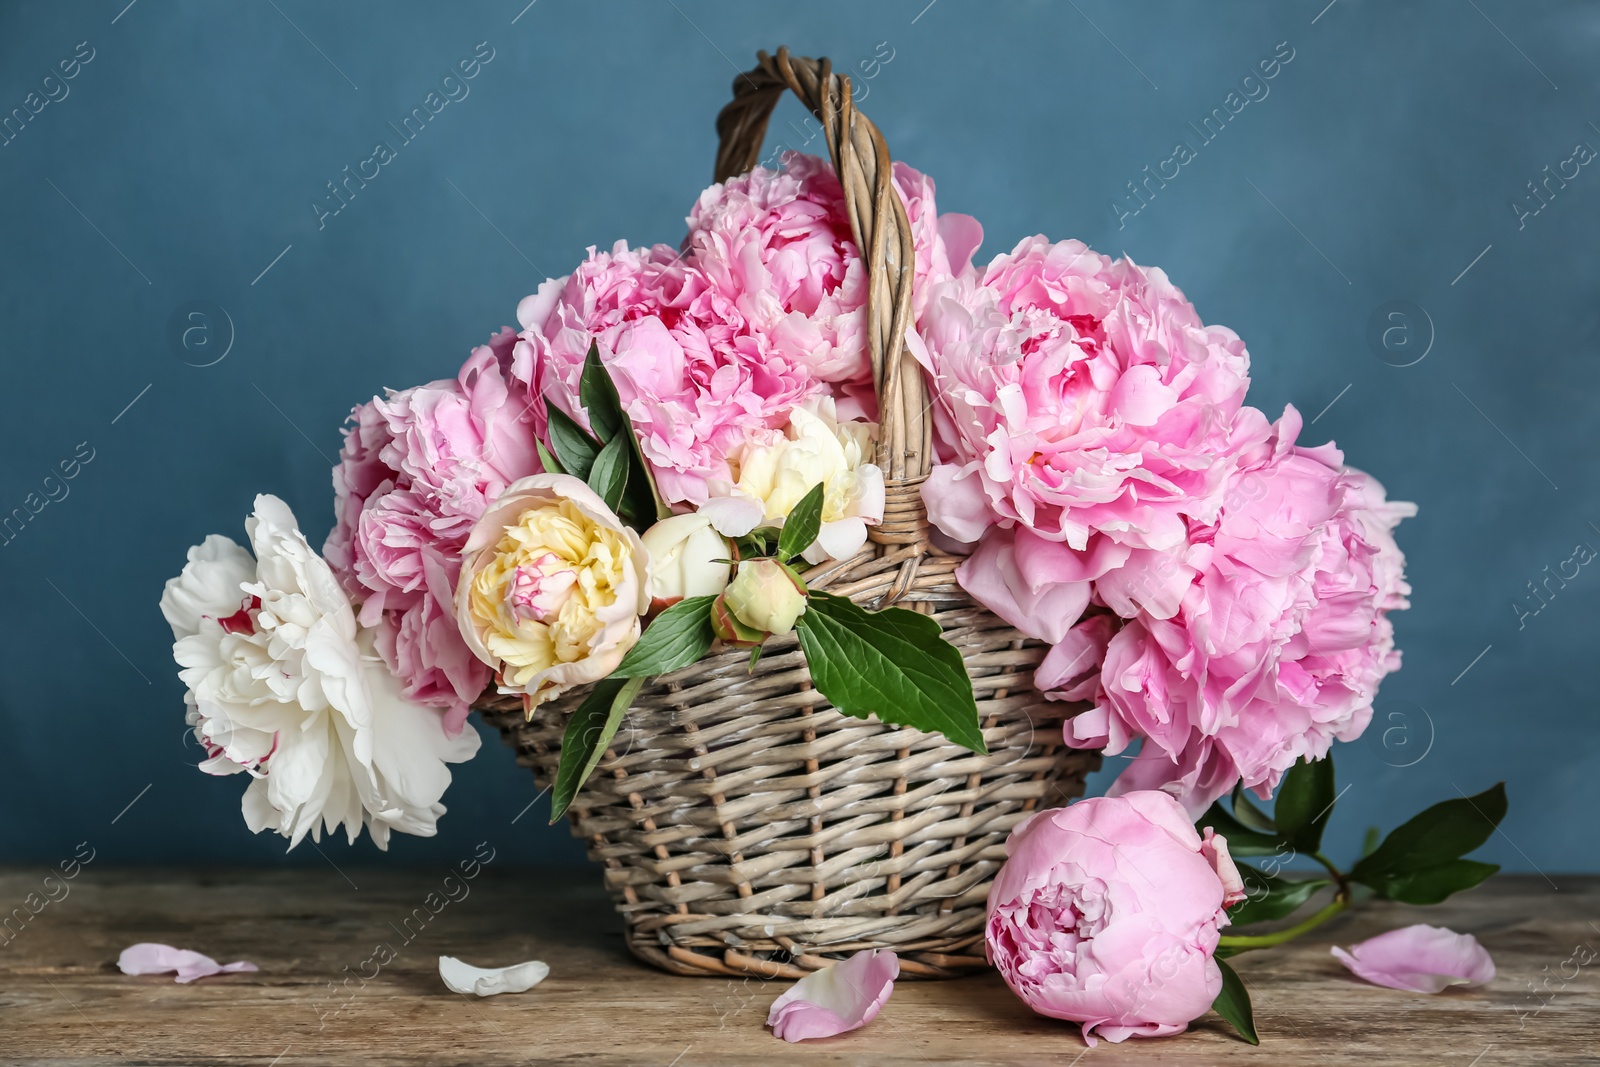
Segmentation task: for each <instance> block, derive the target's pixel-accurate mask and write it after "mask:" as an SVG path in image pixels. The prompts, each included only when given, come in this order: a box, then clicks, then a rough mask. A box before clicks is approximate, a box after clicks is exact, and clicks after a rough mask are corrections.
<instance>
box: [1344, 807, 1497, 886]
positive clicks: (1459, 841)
mask: <svg viewBox="0 0 1600 1067" xmlns="http://www.w3.org/2000/svg"><path fill="white" fill-rule="evenodd" d="M1505 815H1506V784H1505V783H1504V782H1498V783H1496V784H1495V785H1493V786H1491V787H1490V788H1488V789H1485V790H1484V791H1483V792H1481V793H1479V794H1478V795H1477V796H1473V797H1457V798H1455V799H1454V800H1446V801H1444V802H1442V803H1439V804H1435V805H1434V806H1433V807H1431V808H1429V809H1427V810H1426V811H1424V812H1422V813H1421V814H1419V815H1416V816H1413V817H1412V818H1411V819H1409V820H1408V821H1406V822H1405V823H1403V824H1401V825H1400V826H1398V827H1396V828H1395V829H1394V830H1392V831H1391V832H1390V833H1389V836H1388V837H1386V838H1384V839H1383V843H1382V844H1380V845H1379V846H1378V847H1377V848H1376V849H1374V850H1373V852H1372V854H1371V855H1369V856H1365V857H1363V858H1362V859H1361V860H1359V861H1358V862H1357V863H1356V865H1355V866H1354V867H1352V868H1351V869H1350V877H1351V879H1352V880H1354V881H1357V882H1360V883H1361V884H1362V885H1367V886H1371V887H1372V888H1373V889H1376V890H1379V891H1380V892H1382V891H1383V889H1384V886H1385V885H1386V884H1387V883H1388V882H1390V881H1391V880H1394V879H1396V878H1399V877H1402V876H1405V875H1410V874H1416V873H1418V872H1420V871H1425V870H1428V869H1429V868H1431V867H1439V866H1441V865H1443V864H1446V863H1449V862H1451V861H1452V860H1456V859H1459V858H1461V857H1462V856H1464V855H1466V854H1467V853H1468V852H1471V851H1472V850H1473V849H1475V848H1477V847H1478V846H1479V845H1481V844H1483V843H1484V842H1485V841H1487V840H1489V835H1490V834H1493V833H1494V829H1495V827H1496V826H1498V825H1500V820H1501V819H1503V818H1505Z"/></svg>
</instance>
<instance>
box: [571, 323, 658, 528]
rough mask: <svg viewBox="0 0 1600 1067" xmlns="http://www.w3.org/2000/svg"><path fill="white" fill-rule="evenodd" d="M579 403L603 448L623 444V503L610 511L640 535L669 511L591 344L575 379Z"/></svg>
mask: <svg viewBox="0 0 1600 1067" xmlns="http://www.w3.org/2000/svg"><path fill="white" fill-rule="evenodd" d="M578 400H579V401H580V402H581V403H582V404H583V410H584V412H585V413H586V414H587V415H588V416H589V425H590V426H593V427H594V432H595V433H596V434H597V435H598V436H599V438H600V440H601V441H603V442H604V443H605V444H606V445H610V444H611V443H612V442H613V441H616V440H619V439H621V440H623V441H624V442H626V444H625V450H626V452H627V457H626V462H625V464H624V467H625V469H626V470H627V475H628V476H627V479H626V481H625V482H624V485H623V497H622V503H621V504H620V505H613V507H612V510H614V511H620V512H622V513H624V514H625V515H626V516H627V518H629V519H630V520H631V522H632V525H633V526H634V527H635V528H636V529H637V530H638V531H639V532H641V533H642V532H644V531H645V530H646V529H648V528H649V527H650V525H651V524H652V523H653V522H655V520H657V519H664V518H666V517H667V516H668V515H671V514H672V509H671V508H669V507H667V504H666V501H664V500H662V498H661V493H660V492H659V491H658V490H657V489H656V479H655V474H654V472H653V471H651V469H650V464H649V463H647V462H645V458H644V451H643V450H642V449H641V448H640V447H639V435H638V434H637V433H636V432H635V431H634V428H633V420H632V419H630V418H628V412H627V410H626V409H624V408H623V406H622V398H621V397H620V396H618V394H617V383H616V382H615V381H614V380H613V379H612V377H611V371H610V370H609V369H608V368H607V367H606V365H605V361H604V360H602V359H601V358H600V346H599V344H597V343H594V342H591V343H590V344H589V355H588V358H586V359H585V360H584V362H583V374H582V376H581V377H580V378H579V379H578Z"/></svg>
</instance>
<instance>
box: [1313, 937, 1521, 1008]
mask: <svg viewBox="0 0 1600 1067" xmlns="http://www.w3.org/2000/svg"><path fill="white" fill-rule="evenodd" d="M1332 952H1333V955H1334V957H1335V958H1336V959H1338V961H1339V962H1340V963H1342V964H1344V965H1345V966H1346V967H1348V968H1349V969H1350V972H1351V973H1352V974H1354V975H1355V976H1356V977H1357V978H1364V979H1366V980H1367V981H1369V982H1371V983H1372V984H1373V985H1381V986H1386V987H1388V988H1389V989H1405V990H1409V991H1411V992H1413V993H1438V992H1440V991H1441V990H1444V989H1447V988H1449V987H1450V986H1453V985H1460V986H1481V985H1488V984H1489V983H1490V982H1492V981H1494V960H1492V959H1490V958H1489V953H1488V951H1487V950H1486V949H1485V948H1484V947H1483V946H1482V945H1480V944H1478V939H1477V938H1475V937H1473V936H1472V935H1471V934H1458V933H1456V932H1455V931H1454V930H1447V929H1445V928H1444V927H1442V926H1428V925H1426V924H1424V923H1418V924H1416V925H1415V926H1403V927H1401V928H1400V929H1398V930H1390V931H1389V932H1388V933H1386V934H1379V935H1378V936H1377V937H1371V938H1368V939H1367V940H1365V941H1363V942H1361V943H1360V944H1356V945H1351V946H1350V950H1349V951H1348V952H1347V951H1345V950H1344V949H1342V948H1339V947H1338V946H1337V945H1335V946H1334V947H1333V949H1332Z"/></svg>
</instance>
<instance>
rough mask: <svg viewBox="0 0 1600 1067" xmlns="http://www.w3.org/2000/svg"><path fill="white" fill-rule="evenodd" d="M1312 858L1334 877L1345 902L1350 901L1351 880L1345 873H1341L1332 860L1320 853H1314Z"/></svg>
mask: <svg viewBox="0 0 1600 1067" xmlns="http://www.w3.org/2000/svg"><path fill="white" fill-rule="evenodd" d="M1311 858H1312V859H1314V860H1316V861H1317V862H1318V863H1320V864H1322V865H1323V866H1324V867H1326V868H1327V869H1328V873H1329V874H1331V875H1333V880H1334V881H1335V882H1337V883H1338V885H1339V896H1341V897H1343V898H1344V899H1345V900H1349V899H1350V879H1349V878H1347V877H1346V876H1345V873H1344V872H1343V871H1341V870H1340V869H1339V868H1338V866H1336V865H1335V864H1334V862H1333V861H1332V860H1330V859H1329V858H1328V857H1326V856H1324V855H1323V854H1322V853H1320V852H1313V853H1312V854H1311Z"/></svg>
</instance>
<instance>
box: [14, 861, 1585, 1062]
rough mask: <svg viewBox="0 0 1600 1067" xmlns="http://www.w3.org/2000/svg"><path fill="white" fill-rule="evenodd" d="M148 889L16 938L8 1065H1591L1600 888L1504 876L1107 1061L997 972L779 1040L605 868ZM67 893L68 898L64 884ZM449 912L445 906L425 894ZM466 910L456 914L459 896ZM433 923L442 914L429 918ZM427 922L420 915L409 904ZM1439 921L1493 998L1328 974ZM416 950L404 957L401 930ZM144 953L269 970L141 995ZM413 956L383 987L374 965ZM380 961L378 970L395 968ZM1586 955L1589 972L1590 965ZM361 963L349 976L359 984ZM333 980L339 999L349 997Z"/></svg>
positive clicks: (1298, 965)
mask: <svg viewBox="0 0 1600 1067" xmlns="http://www.w3.org/2000/svg"><path fill="white" fill-rule="evenodd" d="M45 873H46V872H44V871H42V870H40V871H34V870H23V869H10V870H8V871H7V872H6V873H4V874H0V902H4V906H5V907H6V908H7V909H10V908H12V907H13V906H22V905H23V902H24V901H25V900H26V899H27V898H28V894H30V893H39V894H40V896H39V897H37V898H35V901H36V902H37V901H39V900H42V899H44V898H45V894H44V892H43V887H42V879H43V877H44V875H45ZM347 873H348V874H349V875H350V879H346V878H345V877H344V876H343V875H341V874H340V873H337V872H336V871H334V870H332V869H329V870H327V871H326V872H322V871H219V872H202V871H149V870H109V869H103V868H96V867H94V866H89V867H85V868H84V869H83V870H82V871H81V872H80V873H79V874H78V876H77V878H76V879H75V880H73V881H71V882H70V883H66V885H67V886H68V892H67V895H66V896H65V897H61V890H60V888H53V892H54V894H55V895H56V896H57V897H61V899H59V900H57V901H55V902H52V903H49V904H47V905H45V906H44V907H43V908H42V910H40V911H39V913H38V914H37V915H35V916H34V917H33V918H31V919H30V920H29V921H28V922H27V924H26V925H25V926H23V928H22V929H21V930H20V931H15V926H16V923H15V921H14V922H13V924H12V931H14V936H12V937H11V940H10V941H9V942H7V943H5V944H4V945H0V1063H4V1064H52V1065H60V1064H114V1063H131V1064H230V1065H231V1064H260V1065H268V1064H276V1065H278V1067H294V1065H299V1064H354V1063H362V1064H474V1065H490V1064H543V1063H564V1064H583V1065H585V1067H614V1065H615V1067H620V1065H624V1064H630V1065H631V1064H657V1065H660V1067H668V1065H673V1067H693V1065H696V1064H718V1065H726V1067H749V1065H752V1064H762V1065H766V1064H785V1063H808V1064H872V1065H914V1064H915V1065H921V1064H930V1063H938V1064H945V1063H960V1064H1051V1065H1060V1067H1065V1065H1068V1064H1073V1063H1077V1062H1080V1060H1079V1057H1082V1060H1083V1062H1116V1063H1129V1064H1135V1063H1160V1064H1194V1065H1202V1064H1204V1065H1207V1067H1210V1065H1214V1064H1234V1063H1250V1064H1260V1065H1268V1064H1270V1065H1273V1067H1295V1065H1300V1064H1307V1065H1309V1064H1343V1063H1350V1064H1361V1065H1363V1067H1381V1065H1387V1064H1397V1065H1398V1064H1406V1065H1410V1064H1456V1065H1459V1067H1497V1065H1501V1064H1578V1063H1591V1064H1592V1063H1596V1062H1600V956H1596V954H1595V949H1597V948H1600V879H1596V878H1577V877H1559V876H1558V877H1556V878H1555V879H1554V881H1555V884H1556V885H1558V886H1559V890H1556V889H1553V888H1552V886H1551V884H1549V883H1548V882H1547V881H1545V880H1544V879H1542V878H1539V877H1516V878H1512V877H1504V878H1498V879H1495V880H1493V881H1491V882H1490V884H1488V885H1487V886H1485V887H1483V888H1481V889H1478V890H1476V891H1474V892H1472V893H1469V894H1466V895H1465V896H1463V897H1462V898H1459V899H1458V900H1455V901H1452V902H1450V903H1447V904H1445V905H1443V906H1440V907H1437V908H1430V909H1421V908H1408V907H1403V906H1399V905H1389V904H1368V905H1366V906H1364V907H1363V908H1362V909H1361V910H1360V911H1358V912H1357V913H1356V914H1354V915H1350V916H1346V917H1342V918H1341V919H1339V920H1336V921H1335V922H1333V923H1331V924H1329V925H1328V926H1327V927H1325V928H1324V929H1323V930H1322V931H1318V932H1317V933H1316V934H1313V935H1312V936H1310V937H1308V938H1306V939H1303V940H1302V941H1300V942H1297V943H1295V944H1293V945H1290V946H1287V947H1285V948H1280V949H1276V950H1273V951H1269V952H1258V953H1250V954H1248V955H1245V956H1242V957H1239V958H1238V959H1237V961H1236V966H1237V969H1238V970H1239V972H1240V974H1241V975H1242V976H1243V977H1244V979H1245V980H1246V981H1247V982H1248V983H1249V984H1250V985H1251V987H1252V989H1253V992H1254V996H1255V1005H1256V1014H1257V1022H1258V1024H1259V1028H1260V1031H1261V1036H1262V1039H1263V1044H1262V1046H1261V1047H1260V1048H1258V1049H1257V1048H1251V1047H1249V1046H1248V1045H1245V1044H1243V1043H1242V1042H1240V1041H1238V1040H1236V1039H1235V1038H1234V1037H1233V1036H1232V1035H1231V1034H1230V1032H1229V1031H1228V1030H1227V1028H1226V1027H1225V1025H1224V1024H1223V1023H1221V1021H1220V1020H1218V1019H1216V1018H1215V1017H1214V1016H1212V1017H1207V1018H1206V1019H1203V1020H1201V1021H1200V1022H1199V1023H1198V1024H1196V1025H1195V1026H1194V1027H1193V1028H1192V1029H1191V1031H1190V1032H1189V1033H1188V1034H1186V1035H1183V1036H1180V1037H1176V1038H1167V1039H1163V1040H1158V1041H1130V1042H1127V1043H1125V1044H1123V1045H1115V1046H1114V1045H1110V1044H1106V1043H1102V1044H1101V1045H1100V1046H1099V1047H1098V1048H1096V1049H1094V1050H1092V1051H1088V1052H1087V1053H1086V1052H1085V1048H1084V1046H1083V1044H1082V1042H1081V1040H1080V1039H1079V1037H1078V1034H1077V1029H1076V1028H1075V1027H1072V1026H1068V1025H1065V1024H1060V1023H1056V1022H1053V1021H1051V1020H1048V1019H1043V1018H1039V1017H1037V1016H1034V1015H1032V1014H1030V1013H1029V1012H1028V1011H1027V1010H1026V1009H1025V1008H1024V1007H1023V1006H1022V1005H1021V1004H1020V1003H1019V1002H1017V1001H1016V1000H1015V999H1014V998H1013V997H1012V996H1011V994H1010V993H1009V992H1008V991H1007V990H1006V988H1005V987H1004V985H1003V984H1002V983H1001V982H1000V981H999V979H998V978H997V977H995V976H994V975H992V974H991V975H984V976H979V977H975V978H966V979H959V980H954V981H945V982H903V983H901V984H900V985H899V986H898V987H897V988H896V990H895V993H894V997H893V999H892V1000H890V1002H889V1004H888V1006H887V1007H886V1008H885V1009H884V1011H883V1013H882V1014H881V1015H880V1016H879V1017H878V1019H877V1020H876V1021H875V1022H874V1023H873V1024H871V1025H870V1026H869V1027H867V1028H866V1029H865V1030H860V1031H857V1032H855V1033H853V1034H847V1035H845V1036H842V1037H839V1038H834V1039H831V1040H829V1041H825V1042H815V1043H811V1044H807V1045H796V1046H790V1045H785V1044H783V1043H782V1042H779V1041H777V1040H776V1039H774V1038H773V1037H772V1036H771V1035H770V1033H769V1032H768V1031H767V1030H765V1029H764V1028H763V1026H762V1023H763V1022H764V1021H765V1018H766V1012H767V1007H768V1005H769V1004H770V1003H771V1002H772V1000H773V999H774V998H775V997H776V996H777V995H778V993H779V992H780V991H781V990H782V989H783V988H785V986H786V985H787V983H785V982H772V983H764V982H761V981H758V980H748V981H745V980H727V979H717V978H677V977H672V976H669V975H665V974H659V973H657V972H655V971H652V970H649V969H647V968H646V967H644V966H643V965H642V964H639V963H637V962H636V961H635V960H634V959H633V958H632V957H630V956H629V955H627V953H626V952H625V951H624V949H623V947H622V938H621V932H620V922H619V920H618V919H617V917H616V916H615V915H614V914H612V912H611V911H610V908H609V905H608V904H607V902H606V901H605V899H604V898H603V897H602V895H601V893H600V892H599V890H598V888H597V886H596V885H595V882H596V879H594V878H592V877H588V876H586V875H592V873H593V872H573V873H572V874H562V875H556V876H552V875H546V874H540V873H536V872H512V871H502V870H497V869H495V868H494V866H493V865H492V864H491V865H489V866H487V867H485V868H484V869H483V870H482V872H481V873H480V874H479V875H478V877H477V878H476V879H474V880H472V881H470V882H466V881H463V880H461V876H460V875H459V873H458V874H457V875H456V876H455V880H454V881H452V882H450V883H449V884H447V883H446V876H447V875H448V874H449V873H450V872H448V871H446V870H443V869H441V870H439V871H437V872H429V871H398V870H385V869H382V868H377V869H372V868H368V869H351V870H349V871H348V872H347ZM60 884H61V883H52V885H53V887H54V886H59V885H60ZM430 893H434V894H438V895H437V896H435V897H432V898H430V897H429V894H430ZM452 896H453V897H455V898H458V899H450V898H451V897H452ZM430 902H431V903H432V905H433V906H434V907H436V908H438V914H437V915H432V914H431V913H429V911H428V907H427V905H428V903H430ZM418 908H421V909H422V914H424V915H429V919H428V921H427V922H426V923H425V924H424V923H422V922H421V921H419V920H417V919H413V920H412V922H411V924H410V925H409V926H407V925H406V923H405V920H406V917H407V916H408V915H411V914H412V913H413V911H414V909H418ZM1418 921H1428V922H1433V923H1437V924H1442V925H1448V926H1451V927H1453V928H1454V929H1457V930H1461V931H1464V932H1470V933H1472V934H1475V935H1476V936H1477V937H1478V938H1479V939H1480V940H1481V941H1482V942H1483V943H1484V945H1486V946H1487V947H1488V949H1489V950H1490V952H1491V953H1493V955H1494V957H1495V961H1496V963H1497V964H1498V966H1499V972H1500V973H1499V977H1498V978H1497V979H1496V980H1495V982H1494V983H1493V985H1492V986H1491V987H1489V988H1488V989H1484V990H1477V991H1472V992H1455V991H1452V992H1449V993H1445V994H1441V995H1439V996H1432V997H1430V996H1422V995H1414V994H1409V993H1401V992H1395V991H1392V990H1386V989H1379V988H1377V987H1374V986H1370V985H1367V984H1365V983H1362V982H1358V981H1356V980H1355V979H1353V978H1352V977H1350V976H1349V975H1348V974H1346V972H1345V971H1344V970H1343V968H1341V967H1340V966H1339V965H1338V964H1337V963H1336V962H1335V961H1334V960H1333V959H1332V958H1331V957H1330V956H1329V955H1328V946H1329V944H1332V943H1344V944H1348V943H1350V942H1352V941H1356V940H1359V939H1361V938H1364V937H1368V936H1371V935H1372V934H1375V933H1380V932H1382V931H1383V930H1386V929H1390V928H1392V927H1395V926H1400V925H1404V924H1406V923H1411V922H1418ZM408 935H409V937H410V940H409V941H408V940H407V937H408ZM137 941H164V942H167V943H169V944H175V945H178V946H180V947H186V948H194V949H197V950H199V951H202V952H205V953H207V954H208V955H211V956H213V957H215V958H217V959H218V960H220V961H222V962H228V961H231V960H236V959H248V960H253V961H255V962H256V963H258V964H259V965H260V967H261V971H260V973H259V974H241V975H228V976H222V977H216V978H207V979H202V980H200V981H199V982H197V983H194V984H192V985H187V986H180V985H176V984H174V983H173V982H172V981H171V979H170V977H167V978H162V977H140V978H130V977H127V976H124V975H122V974H121V973H120V972H118V971H117V969H116V966H115V960H116V958H117V954H118V953H119V952H120V951H121V950H122V949H123V948H124V947H126V946H127V945H129V944H132V943H134V942H137ZM380 945H388V946H389V947H391V948H392V949H393V950H394V951H395V952H396V953H397V958H395V959H394V960H393V961H392V962H390V963H388V964H387V965H385V966H382V967H381V968H377V975H376V977H375V978H372V979H371V980H370V981H366V982H363V981H362V980H361V979H360V978H359V977H352V976H356V975H359V973H360V972H361V971H362V970H363V969H364V970H365V971H366V973H367V974H372V973H373V971H374V969H375V968H376V965H375V964H373V963H366V962H365V961H368V960H371V959H374V958H375V957H374V953H375V950H376V949H378V947H379V946H380ZM440 954H446V955H454V956H459V957H462V958H463V959H466V960H468V961H469V962H473V963H477V964H482V965H488V964H504V963H511V962H516V961H521V960H526V959H542V960H545V961H547V962H548V963H549V964H550V977H549V978H548V979H547V980H546V981H545V982H544V983H543V984H542V985H540V986H538V987H537V988H535V989H534V990H532V991H530V992H528V993H525V994H521V995H515V996H500V997H494V998H489V999H486V1000H478V999H476V998H467V997H462V996H458V995H456V994H453V993H451V992H449V991H448V990H447V989H445V988H444V986H443V984H442V983H441V982H440V981H439V976H438V970H437V957H438V956H439V955H440ZM382 955H383V954H382V953H381V952H379V953H378V954H377V958H381V957H382ZM1585 960H1587V961H1589V962H1587V963H1585V962H1584V961H1585ZM346 968H348V970H347V969H346ZM347 979H348V984H347V985H346V986H343V987H339V986H330V984H329V983H330V982H343V981H346V980H347Z"/></svg>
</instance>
